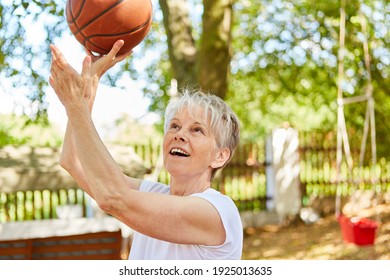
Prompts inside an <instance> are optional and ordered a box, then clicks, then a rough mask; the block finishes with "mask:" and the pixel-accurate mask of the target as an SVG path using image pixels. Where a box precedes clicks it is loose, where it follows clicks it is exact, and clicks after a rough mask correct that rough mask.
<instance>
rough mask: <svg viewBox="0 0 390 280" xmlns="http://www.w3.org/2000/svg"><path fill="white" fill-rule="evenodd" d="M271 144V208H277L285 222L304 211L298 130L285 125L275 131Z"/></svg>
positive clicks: (269, 174) (268, 191)
mask: <svg viewBox="0 0 390 280" xmlns="http://www.w3.org/2000/svg"><path fill="white" fill-rule="evenodd" d="M270 141H271V144H272V165H271V166H270V168H272V169H271V170H269V171H268V173H267V182H269V185H267V197H268V194H269V195H273V200H271V202H270V203H269V206H270V207H274V208H275V210H276V212H277V214H278V216H279V219H280V220H281V221H283V220H284V219H286V218H289V217H294V216H296V215H297V214H298V213H299V210H300V208H301V191H300V186H299V180H300V179H299V173H300V166H299V138H298V131H297V130H295V129H293V128H291V127H289V126H288V125H284V126H283V127H280V128H277V129H275V130H274V131H273V132H272V136H271V140H270ZM268 176H271V178H268ZM272 184H273V185H272ZM268 188H270V189H269V190H268Z"/></svg>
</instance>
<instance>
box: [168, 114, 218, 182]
mask: <svg viewBox="0 0 390 280" xmlns="http://www.w3.org/2000/svg"><path fill="white" fill-rule="evenodd" d="M209 123H210V122H209V120H207V119H205V117H204V114H203V110H202V109H198V110H195V112H194V114H189V112H188V110H187V109H183V110H181V111H179V112H178V113H176V115H175V116H174V117H173V118H172V120H171V122H170V123H169V125H168V129H167V131H166V133H165V135H164V141H163V154H164V167H165V169H166V170H167V171H168V172H169V173H170V174H171V176H175V175H178V176H182V175H186V176H190V177H191V176H199V175H201V174H204V172H210V174H211V171H212V169H214V168H216V167H218V166H215V165H216V164H218V163H217V162H218V161H216V157H218V148H217V144H216V141H215V138H214V134H213V132H212V131H211V129H210V124H209Z"/></svg>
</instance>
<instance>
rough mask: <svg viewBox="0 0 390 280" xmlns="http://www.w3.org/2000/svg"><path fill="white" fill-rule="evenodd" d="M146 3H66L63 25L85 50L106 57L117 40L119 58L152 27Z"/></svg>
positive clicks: (97, 0)
mask: <svg viewBox="0 0 390 280" xmlns="http://www.w3.org/2000/svg"><path fill="white" fill-rule="evenodd" d="M152 14H153V7H152V3H151V1H150V0H67V2H66V9H65V15H66V21H67V22H68V25H69V28H70V31H71V32H72V33H73V35H74V36H75V37H76V39H77V41H79V42H80V43H81V44H82V45H83V46H84V47H85V48H87V49H89V50H90V51H92V52H95V53H99V54H102V55H104V54H107V53H108V52H109V51H110V50H111V47H112V45H113V44H114V43H115V42H116V41H117V40H119V39H123V40H124V42H125V44H124V45H123V47H122V48H121V50H120V51H119V54H123V53H126V52H128V51H129V50H131V49H133V48H134V47H135V46H137V45H138V44H139V43H141V41H142V40H143V39H144V38H145V36H146V35H147V34H148V32H149V30H150V27H151V24H152Z"/></svg>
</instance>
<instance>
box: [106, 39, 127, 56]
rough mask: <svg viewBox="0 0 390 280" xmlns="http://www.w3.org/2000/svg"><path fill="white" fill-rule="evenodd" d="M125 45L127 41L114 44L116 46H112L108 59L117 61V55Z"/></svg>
mask: <svg viewBox="0 0 390 280" xmlns="http://www.w3.org/2000/svg"><path fill="white" fill-rule="evenodd" d="M124 44H125V41H123V40H118V41H116V42H115V43H114V45H113V46H112V48H111V50H110V52H109V53H108V54H107V57H108V58H109V59H111V60H115V57H116V55H117V53H118V52H119V51H120V50H121V48H122V47H123V45H124Z"/></svg>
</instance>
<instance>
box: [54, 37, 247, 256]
mask: <svg viewBox="0 0 390 280" xmlns="http://www.w3.org/2000/svg"><path fill="white" fill-rule="evenodd" d="M122 46H123V41H121V40H119V41H117V42H116V43H115V44H114V45H113V48H112V49H111V51H110V53H109V54H107V55H106V56H94V55H93V54H92V53H91V52H89V51H87V54H88V55H87V56H86V58H85V59H84V61H83V68H82V72H81V74H78V73H77V72H76V71H75V70H74V69H73V68H72V67H71V66H70V65H69V64H68V63H67V61H66V60H65V58H64V57H63V55H62V54H61V52H60V50H59V49H58V48H57V47H55V46H54V45H51V46H50V48H51V51H52V64H51V76H50V78H49V82H50V85H51V86H52V88H53V89H54V91H55V93H56V95H57V96H58V98H59V99H60V101H61V102H62V104H63V105H64V107H65V110H66V113H67V116H68V125H67V130H66V133H65V138H64V144H63V149H62V154H61V160H60V164H61V166H62V167H63V168H65V169H66V170H67V171H68V172H69V173H70V174H71V175H72V176H73V178H74V179H75V180H76V182H77V183H78V184H79V186H80V187H81V188H83V189H84V190H85V191H86V192H87V193H88V194H89V195H90V196H92V197H93V198H94V199H95V200H96V202H97V204H98V205H99V207H100V208H102V209H103V210H104V211H106V212H107V213H108V214H110V215H112V216H114V217H116V218H117V219H119V220H120V221H122V222H123V223H125V224H126V225H128V226H129V227H130V228H132V229H133V230H134V231H135V234H134V238H133V243H132V246H131V250H130V255H129V259H142V260H146V259H158V260H163V259H186V260H196V259H240V258H241V253H242V241H243V235H242V224H241V220H240V216H239V213H238V210H237V208H236V206H235V204H234V203H233V201H232V200H231V199H230V198H229V197H227V196H225V195H223V194H221V193H220V192H218V191H216V190H214V189H212V188H211V180H212V178H213V176H214V174H215V172H216V171H217V170H218V169H220V168H223V167H224V166H225V165H226V164H227V163H228V161H229V160H230V158H231V157H232V155H233V152H234V150H235V148H236V146H237V143H238V141H239V121H238V119H237V117H236V115H235V114H234V112H233V111H232V110H231V109H230V107H229V106H227V105H226V103H225V102H224V101H222V100H221V99H220V98H218V97H216V96H214V95H209V94H204V93H202V92H189V91H185V92H184V93H183V94H182V95H181V96H180V97H179V98H176V99H173V100H172V101H171V102H170V103H169V104H168V107H167V109H166V114H165V126H164V128H165V129H164V130H165V131H164V138H163V159H164V167H165V169H166V170H167V171H168V172H169V174H170V183H169V185H164V184H161V183H157V182H151V181H146V180H142V179H136V178H130V177H128V176H126V175H125V174H123V172H122V170H121V169H120V167H119V166H118V165H117V164H116V162H115V161H114V159H113V158H112V157H111V155H110V153H109V151H108V150H107V148H106V147H105V145H104V143H103V142H102V140H101V139H100V137H99V135H98V133H97V131H96V128H95V126H94V123H93V120H92V118H91V111H92V107H93V103H94V99H95V94H96V90H97V86H98V82H99V79H100V77H101V76H102V75H103V74H104V73H105V72H106V71H107V70H108V69H110V68H111V67H112V66H114V65H115V64H116V63H118V62H120V61H122V60H123V59H124V58H125V57H126V56H128V55H130V52H129V53H127V54H124V55H120V56H116V54H117V53H118V51H119V50H120V48H121V47H122Z"/></svg>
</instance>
